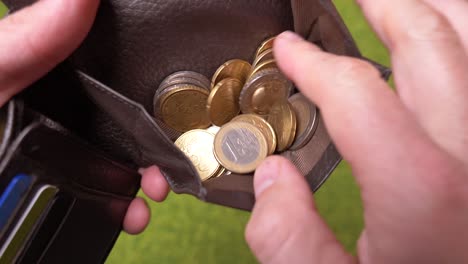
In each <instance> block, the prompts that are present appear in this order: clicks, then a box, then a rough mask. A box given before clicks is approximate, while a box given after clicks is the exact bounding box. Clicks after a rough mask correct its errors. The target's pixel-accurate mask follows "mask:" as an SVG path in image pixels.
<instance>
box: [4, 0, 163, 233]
mask: <svg viewBox="0 0 468 264" xmlns="http://www.w3.org/2000/svg"><path fill="white" fill-rule="evenodd" d="M98 4H99V1H98V0H71V1H70V0H42V1H39V2H37V3H36V4H34V5H32V6H30V7H27V8H24V9H23V10H20V11H18V12H16V13H15V14H13V15H11V16H8V17H6V18H5V19H3V20H1V21H0V36H2V37H1V38H0V84H1V85H0V105H4V104H5V103H6V102H7V101H8V100H9V99H10V98H11V97H12V96H13V95H15V94H16V93H18V92H20V91H21V90H22V89H24V88H25V87H27V86H28V85H30V84H31V83H33V82H34V81H36V80H37V79H39V78H40V77H41V76H43V75H45V74H46V73H47V72H48V71H50V70H51V69H52V68H53V67H55V66H56V65H57V64H58V63H60V62H61V61H63V60H64V59H65V58H66V57H68V56H69V55H70V54H71V53H72V52H73V50H75V49H76V48H77V47H78V45H79V44H80V43H81V42H82V41H83V39H84V38H85V36H86V35H87V33H88V31H89V29H90V28H91V25H92V23H93V20H94V17H95V15H96V10H97V7H98ZM142 186H143V187H142V188H143V191H145V193H146V194H147V195H148V196H149V197H150V198H151V199H153V200H155V201H162V200H164V199H165V197H166V196H167V194H168V192H169V187H168V184H167V182H166V181H165V180H164V178H163V177H162V175H161V173H160V172H159V170H158V169H157V168H155V167H151V168H148V169H146V170H144V173H143V177H142ZM149 218H150V211H149V208H148V206H147V205H146V203H145V201H144V200H143V199H142V198H135V199H134V200H133V201H132V202H131V204H130V206H129V208H128V211H127V214H126V216H125V219H124V223H123V228H124V230H125V231H126V232H127V233H131V234H135V233H139V232H141V231H143V229H144V228H145V227H146V226H147V224H148V222H149Z"/></svg>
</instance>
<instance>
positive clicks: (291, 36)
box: [277, 31, 303, 42]
mask: <svg viewBox="0 0 468 264" xmlns="http://www.w3.org/2000/svg"><path fill="white" fill-rule="evenodd" d="M277 39H280V40H285V41H288V42H299V41H302V40H303V38H302V37H301V36H299V35H298V34H296V33H294V32H292V31H285V32H283V33H281V34H280V35H279V36H278V37H277Z"/></svg>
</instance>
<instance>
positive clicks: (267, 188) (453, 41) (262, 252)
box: [246, 0, 468, 264]
mask: <svg viewBox="0 0 468 264" xmlns="http://www.w3.org/2000/svg"><path fill="white" fill-rule="evenodd" d="M359 3H360V5H361V7H362V9H363V11H364V12H365V14H366V15H367V18H368V19H369V21H370V22H371V24H372V25H373V26H374V29H375V30H376V31H377V33H378V34H379V35H380V37H381V39H382V40H383V41H384V43H385V44H386V46H387V47H388V48H389V50H390V52H391V56H392V62H393V67H394V73H395V81H396V85H397V87H398V92H397V93H396V92H394V91H393V90H391V89H390V87H389V86H388V85H387V84H386V83H385V82H384V81H383V80H382V79H381V78H380V76H379V73H378V72H377V70H376V69H375V68H373V67H372V66H371V65H370V64H369V63H367V62H364V61H361V60H358V59H353V58H348V57H341V56H336V55H332V54H327V53H325V52H322V51H321V50H320V49H319V48H317V47H315V46H313V45H312V44H310V43H307V42H305V41H304V40H302V39H300V38H299V37H297V36H295V35H293V34H292V33H286V34H284V35H281V36H279V37H278V38H277V40H276V42H275V55H276V58H277V61H278V64H279V66H280V68H281V69H282V70H283V72H284V73H285V74H286V75H287V76H288V77H289V78H290V79H292V80H293V81H294V82H295V83H296V84H297V86H298V87H299V89H300V90H301V91H302V92H303V94H305V95H306V96H307V97H308V98H309V99H310V100H312V101H313V102H315V103H316V104H317V105H318V106H319V108H320V109H321V113H322V115H323V117H324V120H325V124H326V126H327V128H328V131H329V133H330V135H331V137H332V138H333V141H334V142H335V144H336V145H337V147H338V149H339V150H340V152H341V153H342V154H343V156H344V158H345V159H346V160H347V161H348V162H349V163H350V164H351V166H352V169H353V173H354V175H355V176H356V180H357V182H358V184H359V186H360V188H361V194H362V199H363V204H364V220H365V228H364V231H363V232H362V235H361V238H360V240H359V244H358V258H359V262H360V263H378V264H385V263H398V264H404V263H409V264H415V263H424V264H428V263H468V250H467V246H468V231H467V228H466V225H467V223H468V173H467V171H468V169H467V168H468V155H467V154H468V55H467V54H468V52H467V51H468V29H467V25H468V15H467V14H468V2H467V1H465V0H444V1H441V0H394V1H387V0H360V1H359ZM254 185H255V192H256V197H257V202H256V205H255V208H254V210H253V214H252V217H251V220H250V222H249V224H248V226H247V230H246V237H247V241H248V243H249V245H250V247H251V248H252V250H253V252H254V253H255V255H256V256H257V258H258V259H259V260H260V262H262V263H355V262H356V260H355V259H354V257H352V256H350V255H349V254H347V253H346V252H345V251H344V250H343V248H342V246H341V245H340V244H339V243H338V242H337V240H336V238H335V236H334V235H333V233H332V231H331V230H330V229H329V228H328V227H327V226H326V223H325V222H324V221H323V219H322V218H321V217H320V215H319V214H318V212H317V210H316V207H315V206H314V201H313V197H312V194H311V192H310V190H309V188H308V186H307V183H306V182H305V180H304V177H303V176H302V175H300V174H299V173H298V171H297V170H296V168H295V167H294V166H293V165H292V164H291V163H290V162H289V161H287V160H285V159H283V158H279V157H271V158H269V159H267V160H266V161H265V162H264V163H263V164H262V166H260V167H259V168H258V169H257V171H256V174H255V179H254Z"/></svg>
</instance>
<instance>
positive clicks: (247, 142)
mask: <svg viewBox="0 0 468 264" xmlns="http://www.w3.org/2000/svg"><path fill="white" fill-rule="evenodd" d="M214 153H215V157H216V159H217V160H218V162H219V163H220V164H221V165H222V166H223V167H225V168H226V169H227V170H229V171H232V172H234V173H240V174H245V173H250V172H253V171H255V169H256V168H257V167H258V165H260V163H261V162H262V161H263V160H264V159H265V158H266V157H267V155H268V145H267V140H266V139H265V136H264V135H263V133H262V132H261V131H260V129H259V128H257V127H256V126H254V125H252V124H249V123H245V122H230V123H228V124H226V125H224V126H223V127H221V130H219V132H218V134H216V136H215V142H214Z"/></svg>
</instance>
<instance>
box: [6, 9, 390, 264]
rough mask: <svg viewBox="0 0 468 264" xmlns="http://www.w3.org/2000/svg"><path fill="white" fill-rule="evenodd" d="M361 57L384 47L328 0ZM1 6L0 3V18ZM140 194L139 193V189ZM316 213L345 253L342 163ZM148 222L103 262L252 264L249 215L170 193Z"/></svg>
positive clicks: (352, 216) (348, 217)
mask: <svg viewBox="0 0 468 264" xmlns="http://www.w3.org/2000/svg"><path fill="white" fill-rule="evenodd" d="M333 2H334V3H335V4H336V6H337V8H338V10H339V12H340V14H341V15H342V16H343V19H344V21H345V23H346V24H347V26H348V27H349V29H350V31H351V33H352V35H353V37H354V39H355V40H356V42H357V44H358V46H359V48H360V49H361V51H362V53H363V55H364V56H366V57H368V58H370V59H373V60H375V61H377V62H380V63H382V64H384V65H389V57H388V53H387V51H386V49H385V48H384V47H383V46H382V44H381V43H380V42H379V41H378V39H377V38H376V36H375V35H374V34H373V33H372V30H371V29H370V27H369V25H368V24H367V23H366V21H365V19H364V17H363V15H362V13H361V12H360V10H359V8H358V7H357V5H356V4H355V3H354V1H350V0H334V1H333ZM5 12H6V8H5V7H4V6H3V5H2V4H1V2H0V17H1V16H3V15H4V14H5ZM140 195H141V196H143V197H144V195H143V194H142V193H140ZM315 198H316V200H317V204H318V208H319V211H320V213H321V215H322V216H323V217H324V218H325V219H326V221H327V223H328V224H329V226H330V228H332V229H333V231H334V232H335V234H336V235H337V237H338V239H339V240H340V241H341V242H342V243H343V245H344V246H345V248H346V249H347V250H348V251H350V252H355V248H356V240H357V238H358V237H359V234H360V232H361V230H362V226H363V220H362V205H361V201H360V196H359V190H358V188H357V186H356V184H355V182H354V179H353V177H352V173H351V170H350V168H349V166H348V165H347V164H346V163H345V162H342V163H341V164H340V165H339V167H338V168H337V169H336V170H335V172H334V173H333V175H332V176H331V177H330V179H329V180H328V181H327V182H326V183H325V185H324V186H323V187H322V188H321V189H320V190H319V191H318V192H317V193H316V194H315ZM149 204H150V207H151V210H152V220H151V223H150V225H149V226H148V228H147V230H146V232H144V233H143V234H141V235H138V236H130V235H127V234H124V233H122V234H121V236H120V237H119V239H118V241H117V243H116V245H115V247H114V249H113V250H112V252H111V254H110V256H109V258H108V260H107V263H169V262H170V263H203V264H208V263H256V260H255V258H254V256H253V255H252V254H251V252H250V251H249V249H248V247H247V245H246V243H245V241H244V227H245V224H246V223H247V221H248V219H249V213H246V212H242V211H239V210H234V209H229V208H224V207H221V206H216V205H211V204H205V203H203V202H200V201H198V200H196V199H195V198H193V197H191V196H188V195H175V194H170V195H169V197H168V199H167V201H166V202H164V203H161V204H156V203H152V202H150V203H149Z"/></svg>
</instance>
